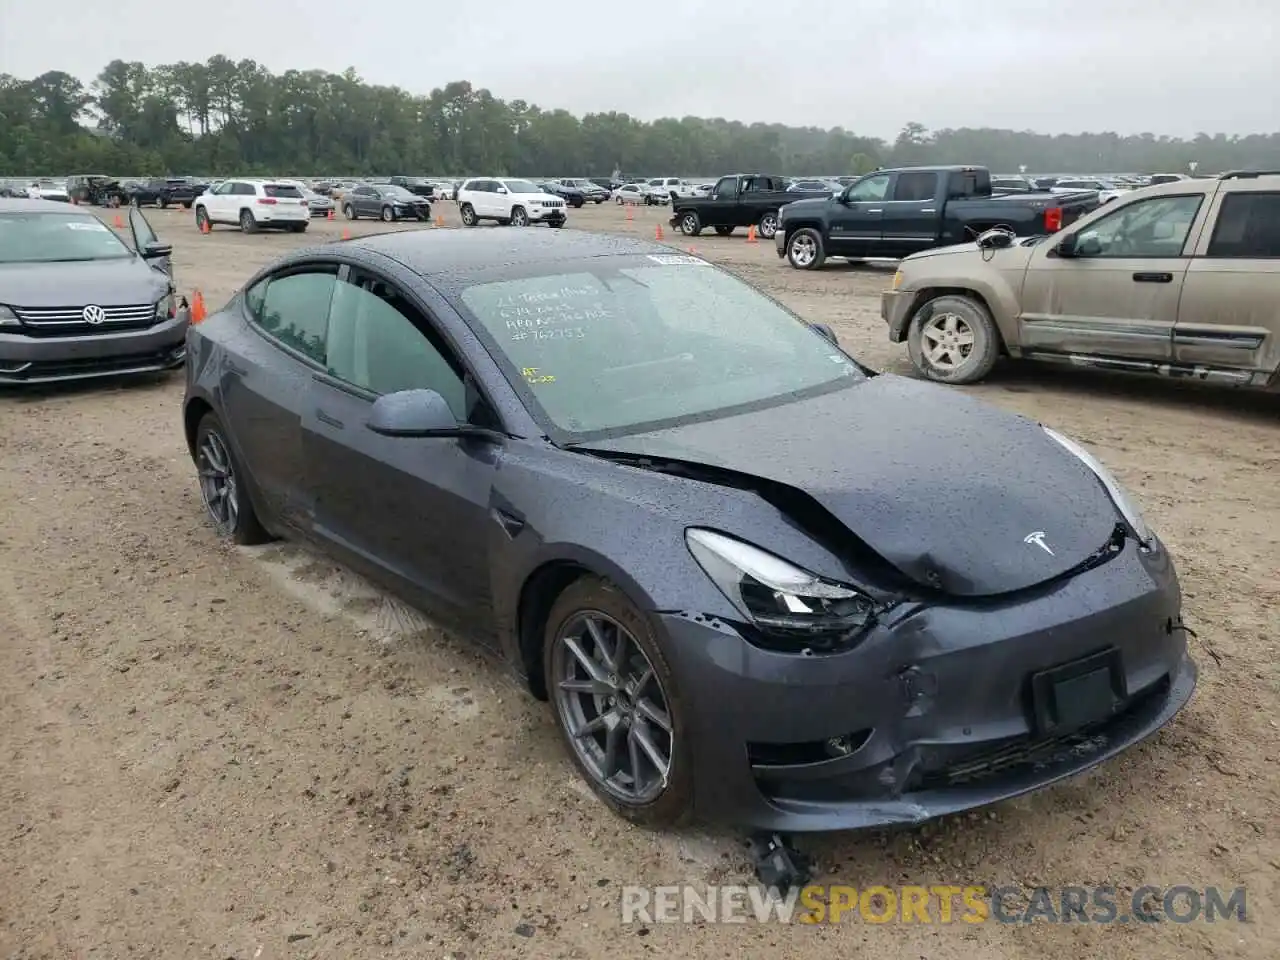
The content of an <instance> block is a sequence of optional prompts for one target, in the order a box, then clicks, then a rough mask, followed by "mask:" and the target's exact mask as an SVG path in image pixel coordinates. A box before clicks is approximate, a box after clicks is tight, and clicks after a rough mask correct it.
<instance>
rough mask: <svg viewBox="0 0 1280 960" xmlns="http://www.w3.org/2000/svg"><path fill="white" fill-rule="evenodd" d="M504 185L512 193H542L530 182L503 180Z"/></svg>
mask: <svg viewBox="0 0 1280 960" xmlns="http://www.w3.org/2000/svg"><path fill="white" fill-rule="evenodd" d="M502 185H503V186H504V187H506V188H507V189H508V190H510V191H511V192H512V193H541V192H542V191H541V190H540V189H539V188H538V187H536V186H534V185H533V184H532V183H530V182H529V181H528V180H503V181H502Z"/></svg>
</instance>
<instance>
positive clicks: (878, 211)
mask: <svg viewBox="0 0 1280 960" xmlns="http://www.w3.org/2000/svg"><path fill="white" fill-rule="evenodd" d="M867 213H884V211H883V210H868V211H867Z"/></svg>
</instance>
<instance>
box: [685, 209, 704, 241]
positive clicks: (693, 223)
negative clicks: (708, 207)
mask: <svg viewBox="0 0 1280 960" xmlns="http://www.w3.org/2000/svg"><path fill="white" fill-rule="evenodd" d="M680 232H681V233H683V234H684V235H685V236H686V237H696V236H697V235H698V234H700V233H701V232H702V221H701V220H700V219H699V218H698V213H697V211H696V210H686V211H685V212H684V213H682V214H680Z"/></svg>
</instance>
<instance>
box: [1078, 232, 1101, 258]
mask: <svg viewBox="0 0 1280 960" xmlns="http://www.w3.org/2000/svg"><path fill="white" fill-rule="evenodd" d="M1100 253H1102V241H1101V240H1099V239H1098V237H1097V235H1096V234H1088V233H1086V234H1085V235H1084V236H1082V237H1081V238H1080V239H1079V240H1077V241H1076V249H1075V255H1076V256H1077V257H1096V256H1098V254H1100Z"/></svg>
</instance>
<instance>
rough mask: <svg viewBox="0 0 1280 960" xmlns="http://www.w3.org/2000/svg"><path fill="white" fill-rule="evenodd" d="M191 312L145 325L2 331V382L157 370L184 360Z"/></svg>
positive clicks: (0, 380)
mask: <svg viewBox="0 0 1280 960" xmlns="http://www.w3.org/2000/svg"><path fill="white" fill-rule="evenodd" d="M189 324H190V313H189V311H187V310H185V309H183V310H179V311H178V315H177V316H176V317H173V318H171V319H169V320H164V321H161V322H160V323H157V324H155V325H153V326H150V327H147V328H145V329H142V330H120V331H117V332H113V333H102V334H89V335H82V336H66V337H48V336H27V335H25V334H10V333H0V385H6V384H13V385H18V384H33V383H57V382H60V381H64V380H84V379H88V378H91V377H108V376H119V375H125V374H134V373H155V372H159V371H162V370H171V369H174V368H176V367H180V366H182V364H183V362H184V361H185V359H186V355H187V349H186V338H187V327H188V326H189Z"/></svg>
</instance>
